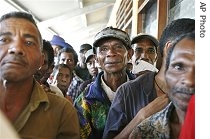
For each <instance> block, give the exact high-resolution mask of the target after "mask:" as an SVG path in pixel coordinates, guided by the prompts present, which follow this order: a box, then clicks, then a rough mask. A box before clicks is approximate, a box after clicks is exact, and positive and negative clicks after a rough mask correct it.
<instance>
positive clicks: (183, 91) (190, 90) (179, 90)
mask: <svg viewBox="0 0 210 139" xmlns="http://www.w3.org/2000/svg"><path fill="white" fill-rule="evenodd" d="M171 91H172V92H173V93H180V94H186V95H193V94H195V88H189V87H173V88H172V89H171Z"/></svg>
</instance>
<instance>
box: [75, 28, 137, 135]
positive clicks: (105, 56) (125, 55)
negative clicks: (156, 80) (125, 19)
mask: <svg viewBox="0 0 210 139" xmlns="http://www.w3.org/2000/svg"><path fill="white" fill-rule="evenodd" d="M93 47H94V48H95V49H96V61H97V63H99V65H100V66H101V68H102V70H103V71H102V72H100V73H99V74H98V75H97V77H96V79H95V81H94V82H93V83H92V84H90V85H89V86H88V87H87V88H86V89H85V90H84V91H83V92H82V94H81V95H80V96H79V97H78V99H77V100H76V101H75V107H76V108H77V110H78V113H79V119H80V137H81V138H84V139H87V138H93V139H101V138H102V135H103V130H104V126H105V122H106V118H107V114H108V111H109V108H110V106H111V103H112V101H113V99H114V97H115V94H116V90H117V88H118V87H119V86H120V85H122V84H123V83H125V82H127V81H129V80H132V79H134V77H133V76H132V75H131V74H130V73H129V71H127V70H126V65H127V62H128V61H129V60H130V58H131V56H132V54H133V50H132V48H131V42H130V38H129V36H128V34H127V33H126V32H124V31H122V30H120V29H117V28H113V27H107V28H105V29H103V30H102V31H100V32H99V33H97V34H96V36H95V38H94V42H93Z"/></svg>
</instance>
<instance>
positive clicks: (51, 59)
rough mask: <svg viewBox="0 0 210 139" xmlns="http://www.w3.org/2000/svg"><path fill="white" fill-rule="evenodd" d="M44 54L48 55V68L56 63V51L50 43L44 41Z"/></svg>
mask: <svg viewBox="0 0 210 139" xmlns="http://www.w3.org/2000/svg"><path fill="white" fill-rule="evenodd" d="M43 52H46V53H47V55H48V67H50V66H51V65H52V64H53V63H54V51H53V48H52V45H51V44H50V42H49V41H47V40H45V39H43Z"/></svg>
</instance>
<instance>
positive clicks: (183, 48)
mask: <svg viewBox="0 0 210 139" xmlns="http://www.w3.org/2000/svg"><path fill="white" fill-rule="evenodd" d="M181 54H182V55H195V40H192V39H187V38H185V39H183V40H181V41H180V42H178V43H177V44H176V46H175V48H174V51H173V53H172V55H181Z"/></svg>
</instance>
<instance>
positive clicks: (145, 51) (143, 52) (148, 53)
mask: <svg viewBox="0 0 210 139" xmlns="http://www.w3.org/2000/svg"><path fill="white" fill-rule="evenodd" d="M133 49H134V55H133V57H132V59H133V60H134V62H136V61H137V60H144V61H146V62H148V63H150V64H153V65H154V64H155V62H156V60H157V51H156V48H155V46H154V43H153V42H152V41H151V40H149V39H143V40H141V41H139V42H137V43H136V44H134V45H133ZM133 64H134V63H133Z"/></svg>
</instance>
